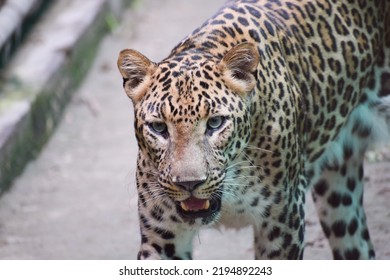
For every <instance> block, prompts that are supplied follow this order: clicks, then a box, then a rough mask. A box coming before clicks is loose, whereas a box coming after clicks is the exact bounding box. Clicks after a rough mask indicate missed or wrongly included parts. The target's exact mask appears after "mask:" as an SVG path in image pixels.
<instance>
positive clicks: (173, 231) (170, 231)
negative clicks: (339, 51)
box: [137, 204, 197, 260]
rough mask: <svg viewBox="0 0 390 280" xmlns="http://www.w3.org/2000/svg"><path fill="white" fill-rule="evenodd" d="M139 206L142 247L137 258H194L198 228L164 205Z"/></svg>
mask: <svg viewBox="0 0 390 280" xmlns="http://www.w3.org/2000/svg"><path fill="white" fill-rule="evenodd" d="M139 208H140V209H139V221H140V227H141V246H140V250H139V252H138V255H137V259H139V260H144V259H150V260H152V259H184V260H188V259H192V240H193V237H194V235H195V234H196V232H197V231H196V230H194V229H193V228H191V227H190V226H189V224H187V223H184V222H183V221H182V220H181V219H180V217H178V216H176V215H177V214H175V211H172V210H171V209H168V208H167V209H164V206H163V205H162V206H158V205H150V208H149V207H145V205H142V204H141V205H140V206H139ZM164 210H165V211H164Z"/></svg>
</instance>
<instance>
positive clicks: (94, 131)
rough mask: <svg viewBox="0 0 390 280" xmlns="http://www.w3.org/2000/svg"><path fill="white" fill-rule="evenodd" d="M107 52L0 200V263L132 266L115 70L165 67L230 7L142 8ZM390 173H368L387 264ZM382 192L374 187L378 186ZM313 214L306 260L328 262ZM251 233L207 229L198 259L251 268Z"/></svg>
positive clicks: (130, 191) (130, 153)
mask: <svg viewBox="0 0 390 280" xmlns="http://www.w3.org/2000/svg"><path fill="white" fill-rule="evenodd" d="M139 2H140V3H139V5H137V7H136V9H133V10H132V11H130V10H129V11H128V12H127V16H126V17H127V20H126V21H125V22H124V23H123V24H122V25H121V26H120V27H119V28H118V29H117V30H116V32H115V33H114V34H112V35H110V36H108V37H107V38H106V39H105V40H104V41H103V43H102V45H101V47H100V51H99V52H98V55H97V58H96V61H95V63H94V65H93V67H92V70H91V71H90V73H89V75H88V77H87V78H86V80H85V81H84V83H83V84H82V86H81V87H80V89H79V90H78V92H77V93H76V94H75V96H74V98H73V100H72V102H71V104H70V105H69V106H68V108H67V110H66V112H65V116H64V118H63V120H62V122H61V124H60V126H59V127H58V129H57V130H56V132H55V134H54V135H53V137H52V138H51V140H50V142H49V143H48V144H47V146H46V147H45V149H44V150H43V152H42V153H41V155H40V156H39V157H38V158H37V159H36V160H35V161H33V162H31V163H30V164H29V165H28V166H27V168H26V170H25V172H24V173H23V175H22V176H20V177H19V178H18V179H17V180H16V181H15V183H14V185H13V186H12V188H11V190H10V191H9V192H7V193H5V194H4V195H3V196H2V197H1V198H0V259H134V258H135V257H136V253H137V251H138V246H139V242H140V238H139V230H138V219H137V208H136V204H137V197H136V192H135V182H134V170H135V161H136V150H137V146H136V142H135V138H134V133H133V112H132V106H131V102H130V100H129V99H128V98H127V97H126V96H125V94H124V92H123V90H122V87H121V83H122V81H121V77H120V75H119V73H118V71H117V69H116V65H115V64H116V58H117V55H118V52H119V51H120V50H121V49H123V48H127V47H129V48H130V47H131V48H134V49H137V50H139V51H141V52H142V53H143V54H145V55H146V56H148V57H149V58H151V59H153V60H155V61H158V60H160V59H162V58H163V57H164V56H166V55H167V54H168V53H169V51H170V49H171V48H172V47H173V46H174V45H175V44H176V43H178V42H179V40H181V39H182V38H183V37H184V36H185V35H186V34H188V33H189V32H191V31H192V30H193V29H194V28H196V27H197V26H199V25H200V24H201V23H202V22H203V21H204V20H205V19H206V18H207V17H209V16H211V15H212V14H213V13H214V12H215V11H217V9H218V7H219V6H220V5H221V4H222V3H223V2H224V0H214V1H209V0H197V1H174V0H167V1H158V0H145V1H142V2H141V1H139ZM389 174H390V164H389V163H388V162H387V163H377V164H375V165H370V166H369V168H368V169H367V183H368V186H367V190H368V193H367V195H366V197H365V199H366V202H367V203H368V208H369V209H368V216H369V219H370V223H371V227H372V229H371V234H372V236H373V239H374V242H375V245H376V247H377V251H378V253H377V254H378V258H381V259H390V249H389V248H390V246H389V242H388V241H389V231H390V210H389V206H390V205H389V201H390V188H389V186H388V185H389V182H390V175H389ZM374 185H375V186H374ZM312 212H313V210H312V208H310V209H309V214H308V218H307V219H308V225H309V226H308V237H307V241H308V249H307V251H306V254H305V258H306V259H321V258H322V259H324V258H325V259H329V258H331V254H330V250H329V248H328V246H327V244H326V241H325V240H324V239H323V237H322V233H321V230H320V228H319V226H318V222H317V220H316V218H315V216H314V215H312V214H310V213H312ZM252 238H253V237H252V234H251V232H250V230H249V229H244V230H240V231H233V230H220V231H217V230H215V229H209V230H205V231H203V232H201V233H200V234H199V236H198V237H197V238H196V239H195V240H194V244H195V252H194V258H196V259H252V258H253V250H252V246H251V243H252Z"/></svg>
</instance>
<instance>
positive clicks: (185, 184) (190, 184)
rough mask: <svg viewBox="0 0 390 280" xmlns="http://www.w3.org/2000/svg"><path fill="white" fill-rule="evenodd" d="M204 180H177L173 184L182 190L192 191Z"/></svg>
mask: <svg viewBox="0 0 390 280" xmlns="http://www.w3.org/2000/svg"><path fill="white" fill-rule="evenodd" d="M204 182H206V180H192V181H179V182H174V184H175V185H176V186H177V187H179V188H181V189H183V190H186V191H189V192H192V191H194V190H195V189H197V188H198V187H199V186H201V185H202V184H203V183H204Z"/></svg>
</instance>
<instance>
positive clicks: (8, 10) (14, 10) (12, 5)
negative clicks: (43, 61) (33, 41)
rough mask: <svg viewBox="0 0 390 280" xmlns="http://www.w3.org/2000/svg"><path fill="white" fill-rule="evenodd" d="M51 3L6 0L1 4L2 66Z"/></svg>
mask: <svg viewBox="0 0 390 280" xmlns="http://www.w3.org/2000/svg"><path fill="white" fill-rule="evenodd" d="M0 2H1V1H0ZM50 3H51V1H50V0H6V1H5V3H3V5H1V6H0V68H2V67H3V66H4V65H5V64H6V63H7V62H8V60H9V59H10V57H11V54H12V53H13V52H14V50H15V48H16V47H17V46H18V45H19V43H20V42H21V40H22V38H23V37H24V35H25V33H26V31H28V30H29V29H30V28H31V26H32V24H33V23H34V22H35V21H36V19H37V17H39V15H40V14H41V13H42V11H43V10H45V9H46V7H47V6H48V5H49V4H50Z"/></svg>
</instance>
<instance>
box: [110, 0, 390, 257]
mask: <svg viewBox="0 0 390 280" xmlns="http://www.w3.org/2000/svg"><path fill="white" fill-rule="evenodd" d="M118 67H119V70H120V72H121V74H122V76H123V81H124V82H123V85H124V89H125V91H126V93H127V95H128V96H129V97H130V98H131V99H132V101H133V104H134V108H135V133H136V137H137V140H138V145H139V154H138V167H137V188H138V196H139V203H138V207H139V218H140V229H141V235H142V242H141V248H140V250H139V254H138V258H139V259H191V257H192V239H193V237H194V235H196V234H197V232H198V231H199V230H200V229H201V228H202V227H205V226H210V225H213V224H217V223H223V224H225V225H227V226H232V227H242V226H247V225H251V226H252V227H253V230H254V235H255V241H254V248H255V257H256V258H257V259H301V258H302V256H303V249H304V226H305V225H304V216H305V209H304V208H305V207H304V206H305V193H306V191H307V189H309V188H310V187H312V194H313V197H314V200H315V203H316V206H317V208H318V214H319V217H320V221H321V225H322V228H323V230H324V232H325V235H326V236H327V237H328V239H329V242H330V246H331V247H332V250H333V255H334V258H336V259H369V258H374V256H375V253H374V248H373V245H372V243H371V241H370V236H369V232H368V229H367V225H366V217H365V213H364V208H363V202H362V197H363V157H364V153H365V151H366V150H367V148H368V147H369V145H370V144H371V143H373V142H374V141H377V140H380V139H384V138H383V137H384V136H386V134H387V132H388V131H389V119H390V109H389V108H390V3H389V2H388V1H386V0H372V1H368V0H349V1H335V0H316V1H309V0H301V1H299V0H290V1H287V0H286V1H285V0H267V1H265V0H257V1H255V0H239V1H229V2H228V3H227V4H226V5H225V6H224V7H223V8H222V9H221V10H220V11H219V12H218V13H217V14H216V15H215V16H214V17H212V18H210V19H209V20H208V21H206V22H205V23H204V24H203V25H202V26H201V27H200V28H198V29H196V30H195V31H194V32H193V33H192V34H191V35H189V36H188V37H187V38H185V39H184V40H183V41H182V42H181V43H180V44H178V45H177V46H176V47H175V48H174V49H173V51H172V52H171V54H170V55H169V56H168V57H167V58H166V59H164V60H163V61H161V62H160V63H154V62H151V61H150V60H149V59H148V58H146V57H145V56H143V55H142V54H140V53H138V52H137V51H134V50H124V51H122V52H121V53H120V56H119V59H118Z"/></svg>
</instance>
